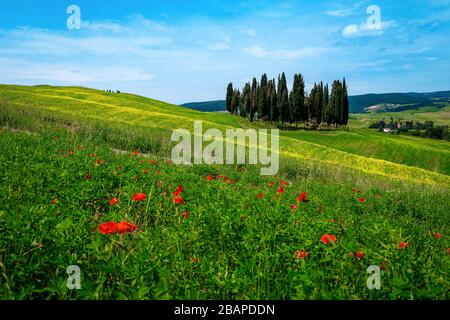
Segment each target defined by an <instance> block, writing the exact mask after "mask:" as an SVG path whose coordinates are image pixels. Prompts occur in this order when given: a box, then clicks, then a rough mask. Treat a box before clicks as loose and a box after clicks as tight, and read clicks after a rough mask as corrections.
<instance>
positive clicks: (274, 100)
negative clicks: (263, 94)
mask: <svg viewBox="0 0 450 320" xmlns="http://www.w3.org/2000/svg"><path fill="white" fill-rule="evenodd" d="M269 88H270V89H269V90H270V93H269V97H270V121H272V122H278V120H279V111H278V96H277V89H276V84H275V79H273V80H271V81H270V87H269Z"/></svg>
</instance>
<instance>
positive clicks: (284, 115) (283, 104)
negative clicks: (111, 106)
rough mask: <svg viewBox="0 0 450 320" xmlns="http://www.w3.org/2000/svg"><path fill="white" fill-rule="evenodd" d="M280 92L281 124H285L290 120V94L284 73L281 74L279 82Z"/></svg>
mask: <svg viewBox="0 0 450 320" xmlns="http://www.w3.org/2000/svg"><path fill="white" fill-rule="evenodd" d="M278 92H279V96H278V110H279V112H280V120H281V123H282V124H284V123H285V122H288V121H289V118H290V112H289V93H288V89H287V84H286V75H285V74H284V72H283V73H282V74H281V78H280V79H279V81H278Z"/></svg>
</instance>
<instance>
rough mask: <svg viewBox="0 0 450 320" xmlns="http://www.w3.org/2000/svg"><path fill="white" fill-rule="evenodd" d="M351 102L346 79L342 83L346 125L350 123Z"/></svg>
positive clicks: (343, 113) (343, 120) (343, 110)
mask: <svg viewBox="0 0 450 320" xmlns="http://www.w3.org/2000/svg"><path fill="white" fill-rule="evenodd" d="M349 112H350V110H349V102H348V92H347V83H346V82H345V78H344V81H343V83H342V124H343V125H344V126H346V125H347V124H348V117H349Z"/></svg>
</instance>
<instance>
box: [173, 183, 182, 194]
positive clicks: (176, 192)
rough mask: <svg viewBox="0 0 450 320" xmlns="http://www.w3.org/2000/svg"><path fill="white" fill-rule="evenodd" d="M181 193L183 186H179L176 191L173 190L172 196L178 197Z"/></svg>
mask: <svg viewBox="0 0 450 320" xmlns="http://www.w3.org/2000/svg"><path fill="white" fill-rule="evenodd" d="M182 192H183V186H182V185H179V186H178V188H177V190H175V192H174V193H173V194H174V196H176V197H178V196H179V195H180V194H181V193H182Z"/></svg>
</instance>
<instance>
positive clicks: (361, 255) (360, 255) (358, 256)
mask: <svg viewBox="0 0 450 320" xmlns="http://www.w3.org/2000/svg"><path fill="white" fill-rule="evenodd" d="M362 258H364V252H362V251H358V252H357V253H356V259H359V260H361V259H362Z"/></svg>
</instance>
